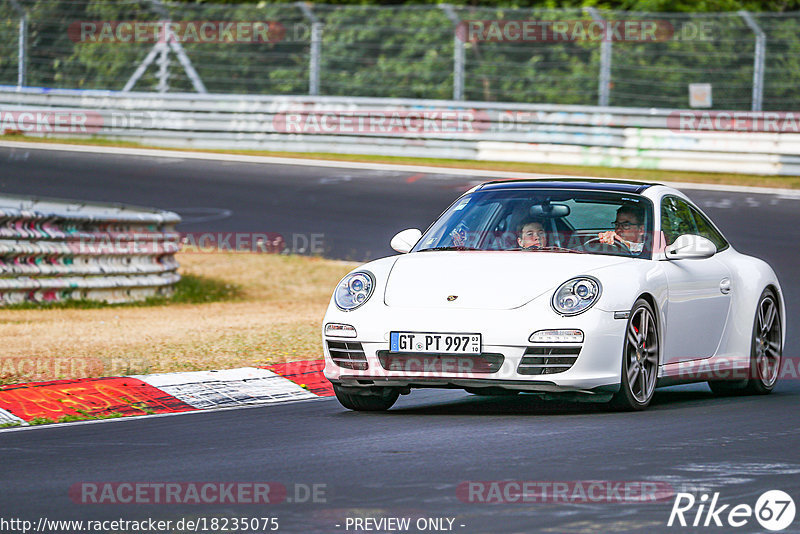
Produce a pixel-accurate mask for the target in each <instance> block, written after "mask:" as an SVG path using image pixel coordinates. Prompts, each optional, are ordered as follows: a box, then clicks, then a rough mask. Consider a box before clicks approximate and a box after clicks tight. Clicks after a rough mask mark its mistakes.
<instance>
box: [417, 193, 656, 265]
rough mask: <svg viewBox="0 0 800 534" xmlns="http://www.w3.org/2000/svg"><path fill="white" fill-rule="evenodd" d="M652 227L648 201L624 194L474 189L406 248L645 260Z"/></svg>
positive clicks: (650, 204)
mask: <svg viewBox="0 0 800 534" xmlns="http://www.w3.org/2000/svg"><path fill="white" fill-rule="evenodd" d="M652 227H653V205H652V202H650V200H648V199H647V198H645V197H642V196H639V195H634V194H630V193H611V192H602V191H587V190H563V189H534V188H529V189H490V190H485V191H481V190H478V191H476V192H474V193H470V194H468V195H464V196H463V197H461V198H459V199H458V200H457V201H456V202H455V203H454V204H453V205H452V206H450V208H449V209H448V210H447V211H446V212H445V213H444V214H442V216H441V217H439V218H438V219H437V220H436V222H435V223H434V224H433V225H432V226H431V227H430V228H429V229H428V231H427V232H425V234H424V235H423V236H422V238H421V239H420V240H419V242H418V243H417V245H416V246H415V247H414V249H413V250H412V252H425V251H433V250H485V251H490V250H491V251H497V250H505V251H519V252H543V251H544V252H565V253H570V252H573V253H584V254H608V255H618V256H629V257H635V258H646V259H649V258H650V257H651V254H652V246H651V245H652V244H651V239H650V236H652V235H653V232H652ZM611 232H613V234H611ZM612 243H613V244H612Z"/></svg>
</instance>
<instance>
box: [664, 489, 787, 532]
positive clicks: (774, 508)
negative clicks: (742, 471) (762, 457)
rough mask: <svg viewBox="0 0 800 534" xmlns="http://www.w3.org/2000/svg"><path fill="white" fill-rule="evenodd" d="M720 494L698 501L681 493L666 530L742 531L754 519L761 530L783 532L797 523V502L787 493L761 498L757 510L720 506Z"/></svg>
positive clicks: (744, 507)
mask: <svg viewBox="0 0 800 534" xmlns="http://www.w3.org/2000/svg"><path fill="white" fill-rule="evenodd" d="M718 500H719V492H717V493H714V495H713V496H712V497H711V498H710V500H709V496H708V495H707V494H703V495H701V496H700V498H699V499H698V498H696V497H695V496H694V495H693V494H691V493H678V494H677V495H675V502H674V503H673V504H672V511H671V512H670V514H669V521H667V526H668V527H671V526H673V525H676V526H677V525H680V526H682V527H686V526H692V527H709V526H717V527H722V526H728V527H733V528H739V527H743V526H745V525H747V524H748V523H750V521H751V520H752V519H753V517H755V519H756V521H758V523H759V524H760V525H761V527H762V528H765V529H767V530H772V531H778V530H784V529H785V528H787V527H788V526H789V525H791V524H792V521H794V514H795V506H794V500H793V499H792V498H791V497H790V496H789V494H788V493H786V492H784V491H780V490H770V491H767V492H764V493H763V494H761V496H760V497H759V498H758V500H757V501H756V504H755V506H750V505H749V504H744V503H743V504H736V505H730V504H718Z"/></svg>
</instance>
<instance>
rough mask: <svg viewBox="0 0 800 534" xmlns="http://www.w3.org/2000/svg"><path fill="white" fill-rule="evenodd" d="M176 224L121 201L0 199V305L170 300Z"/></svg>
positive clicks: (169, 216)
mask: <svg viewBox="0 0 800 534" xmlns="http://www.w3.org/2000/svg"><path fill="white" fill-rule="evenodd" d="M180 220H181V219H180V216H179V215H178V214H176V213H172V212H169V211H160V210H154V209H147V208H138V207H133V206H125V205H121V204H100V203H88V202H86V203H85V202H74V201H61V200H55V199H40V198H27V197H17V196H6V195H3V196H0V305H8V304H18V303H23V302H37V303H43V302H57V301H64V300H95V301H105V302H108V303H119V302H131V301H136V300H143V299H146V298H148V297H155V296H169V295H171V294H172V293H173V292H174V285H175V283H177V282H178V280H180V275H179V274H178V273H177V269H178V263H177V261H176V260H175V253H176V252H177V251H178V250H179V248H180V234H178V232H176V231H175V225H176V224H178V223H179V222H180Z"/></svg>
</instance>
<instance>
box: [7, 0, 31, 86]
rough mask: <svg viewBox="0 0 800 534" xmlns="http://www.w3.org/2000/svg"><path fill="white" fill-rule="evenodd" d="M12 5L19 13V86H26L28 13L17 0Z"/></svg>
mask: <svg viewBox="0 0 800 534" xmlns="http://www.w3.org/2000/svg"><path fill="white" fill-rule="evenodd" d="M11 7H13V8H14V10H15V11H16V12H17V13H19V39H18V41H17V88H19V89H22V88H23V87H25V74H26V71H27V65H26V63H27V61H28V14H27V13H25V10H24V9H22V6H21V5H19V2H17V0H11Z"/></svg>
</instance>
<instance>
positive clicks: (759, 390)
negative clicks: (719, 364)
mask: <svg viewBox="0 0 800 534" xmlns="http://www.w3.org/2000/svg"><path fill="white" fill-rule="evenodd" d="M782 355H783V337H782V334H781V316H780V310H779V309H778V301H777V299H776V298H775V294H774V293H773V292H772V291H770V290H769V289H765V290H764V292H763V293H762V294H761V298H760V299H759V300H758V307H757V308H756V316H755V319H753V336H752V341H751V342H750V372H749V375H748V378H746V379H744V380H741V381H734V382H732V381H730V380H727V381H726V380H717V381H710V382H709V383H708V385H709V387H710V388H711V391H713V392H714V393H716V394H718V395H737V394H739V395H741V394H745V395H746V394H751V395H766V394H767V393H770V392H771V391H772V389H773V388H774V387H775V383H776V382H777V381H778V372H779V371H780V367H781V357H782Z"/></svg>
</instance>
